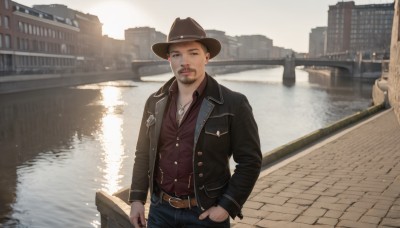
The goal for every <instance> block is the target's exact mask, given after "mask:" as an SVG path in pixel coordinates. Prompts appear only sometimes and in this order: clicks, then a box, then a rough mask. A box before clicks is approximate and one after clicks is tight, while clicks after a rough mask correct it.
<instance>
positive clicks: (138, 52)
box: [125, 27, 167, 60]
mask: <svg viewBox="0 0 400 228" xmlns="http://www.w3.org/2000/svg"><path fill="white" fill-rule="evenodd" d="M166 39H167V36H166V35H165V34H163V33H161V32H158V31H156V30H155V29H154V28H150V27H137V28H128V29H126V30H125V42H126V48H127V50H128V53H129V54H130V55H131V60H161V59H160V57H158V56H156V55H155V54H154V53H153V52H152V50H151V46H152V45H153V44H154V43H159V42H165V41H166Z"/></svg>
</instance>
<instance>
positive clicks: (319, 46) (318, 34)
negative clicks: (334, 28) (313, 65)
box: [308, 27, 327, 58]
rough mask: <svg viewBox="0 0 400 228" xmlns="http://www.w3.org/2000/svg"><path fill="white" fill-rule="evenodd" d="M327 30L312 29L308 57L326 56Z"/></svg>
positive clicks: (324, 28) (320, 28) (323, 28)
mask: <svg viewBox="0 0 400 228" xmlns="http://www.w3.org/2000/svg"><path fill="white" fill-rule="evenodd" d="M326 30H327V27H316V28H313V29H311V32H310V37H309V45H308V57H310V58H317V57H321V56H324V55H325V54H326Z"/></svg>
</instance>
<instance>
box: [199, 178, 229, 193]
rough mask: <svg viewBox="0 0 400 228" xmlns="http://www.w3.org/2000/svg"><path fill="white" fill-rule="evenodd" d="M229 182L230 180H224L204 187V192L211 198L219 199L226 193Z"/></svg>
mask: <svg viewBox="0 0 400 228" xmlns="http://www.w3.org/2000/svg"><path fill="white" fill-rule="evenodd" d="M228 182H229V178H224V179H222V180H218V181H216V182H212V183H209V184H205V185H204V192H205V194H206V196H208V197H209V198H217V197H219V196H221V195H222V194H223V193H224V192H225V188H226V187H227V184H228Z"/></svg>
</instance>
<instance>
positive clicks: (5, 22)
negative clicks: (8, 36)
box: [4, 16, 9, 29]
mask: <svg viewBox="0 0 400 228" xmlns="http://www.w3.org/2000/svg"><path fill="white" fill-rule="evenodd" d="M8 21H9V18H8V17H7V16H5V17H4V28H7V29H8Z"/></svg>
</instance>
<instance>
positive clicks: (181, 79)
mask: <svg viewBox="0 0 400 228" xmlns="http://www.w3.org/2000/svg"><path fill="white" fill-rule="evenodd" d="M184 72H191V73H193V74H194V75H195V76H194V77H193V78H192V77H190V76H181V75H180V74H181V73H184ZM177 75H178V76H177V80H178V81H179V82H180V83H182V84H185V85H191V84H193V83H194V82H196V81H197V78H198V77H196V75H197V71H196V70H195V69H192V68H189V69H181V70H179V71H178V74H177Z"/></svg>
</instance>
